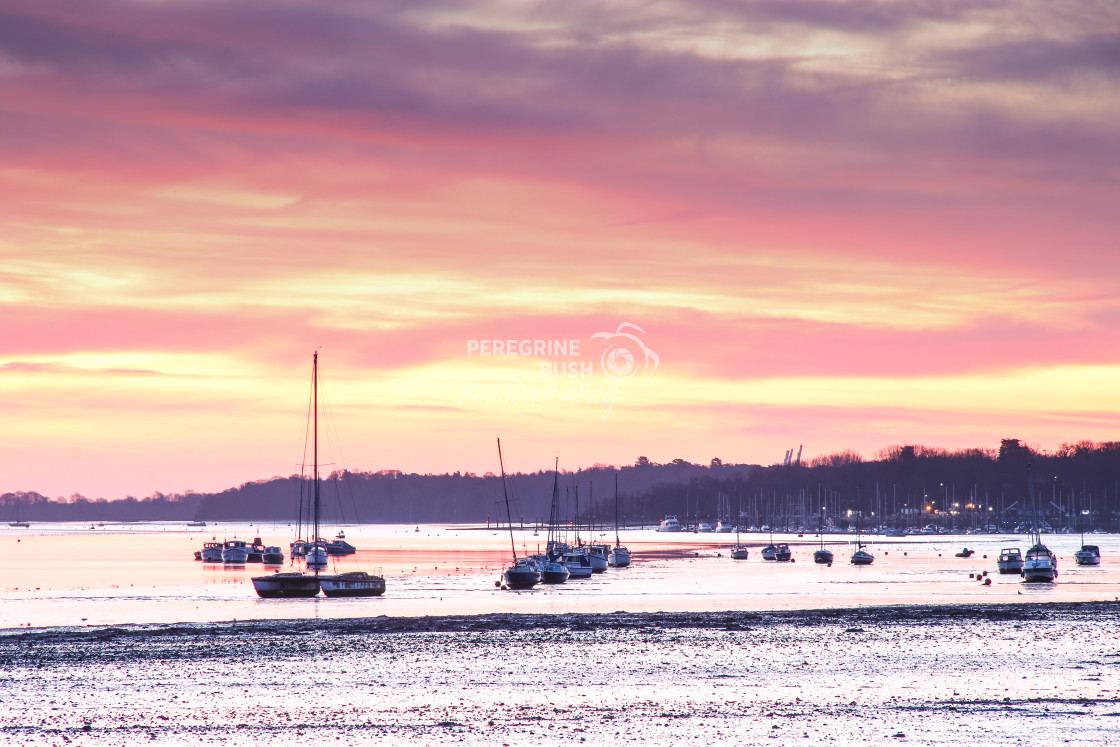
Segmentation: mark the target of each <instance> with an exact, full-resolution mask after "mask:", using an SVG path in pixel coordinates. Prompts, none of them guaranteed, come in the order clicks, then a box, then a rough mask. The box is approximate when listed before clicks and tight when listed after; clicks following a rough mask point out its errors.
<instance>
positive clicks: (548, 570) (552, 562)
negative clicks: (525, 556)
mask: <svg viewBox="0 0 1120 747" xmlns="http://www.w3.org/2000/svg"><path fill="white" fill-rule="evenodd" d="M559 521H560V460H559V459H557V460H556V466H555V467H554V468H553V472H552V505H551V506H550V507H549V511H548V542H547V544H546V545H545V548H546V550H547V551H546V552H544V553H542V554H540V555H533V556H531V557H530V560H532V561H533V562H534V563H536V565H537V568H538V569H539V570H540V572H541V583H545V584H562V583H564V582H565V581H567V580H568V577H569V576H570V575H571V572H570V571H569V570H568V568H567V566H565V565H564V564H563V563H561V562H560V557H561V555H562V553H560V552H559V551H558V549H557V548H558V546H559V541H558V540H557V537H556V524H557V522H559ZM534 534H536V532H534Z"/></svg>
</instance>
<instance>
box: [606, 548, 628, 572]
mask: <svg viewBox="0 0 1120 747" xmlns="http://www.w3.org/2000/svg"><path fill="white" fill-rule="evenodd" d="M630 560H631V558H630V551H629V550H627V549H626V548H625V547H616V548H615V549H613V550H611V554H610V555H609V556H608V557H607V565H609V566H610V567H612V568H625V567H626V566H628V565H630Z"/></svg>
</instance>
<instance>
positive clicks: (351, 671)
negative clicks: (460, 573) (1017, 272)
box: [0, 602, 1120, 747]
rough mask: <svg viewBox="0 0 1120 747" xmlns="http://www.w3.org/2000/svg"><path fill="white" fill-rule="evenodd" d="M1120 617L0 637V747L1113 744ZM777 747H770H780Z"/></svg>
mask: <svg viewBox="0 0 1120 747" xmlns="http://www.w3.org/2000/svg"><path fill="white" fill-rule="evenodd" d="M1118 621H1120V603H1101V602H1096V603H1075V604H1066V603H1062V604H1045V603H1043V604H1034V603H1027V604H1017V605H974V604H965V605H937V606H891V607H866V608H859V609H826V610H817V611H808V612H804V611H797V612H766V613H760V612H728V613H640V614H633V613H627V612H616V613H612V614H559V615H536V614H531V615H526V614H493V615H478V616H431V617H413V618H393V617H376V618H366V619H342V620H339V619H335V620H302V621H236V622H234V621H230V622H226V623H217V624H180V625H144V626H116V627H99V628H72V629H67V628H54V629H43V630H33V631H26V630H25V631H10V632H7V633H4V634H2V635H0V744H13V745H15V744H19V745H40V744H42V745H48V744H68V745H70V746H71V747H72V746H74V745H89V746H92V745H111V744H133V743H138V742H140V741H143V742H145V743H149V744H166V745H180V744H184V745H185V744H198V743H200V742H201V743H206V744H216V745H227V744H228V745H234V744H237V745H241V744H244V743H246V742H253V743H257V742H262V743H267V742H272V741H278V740H282V741H289V740H296V741H301V742H305V741H306V742H316V743H330V744H340V745H362V744H392V745H396V744H417V745H420V744H424V745H427V744H444V743H447V744H468V745H491V744H506V745H517V744H527V745H529V744H531V745H565V746H566V747H567V746H568V745H571V744H580V743H584V742H595V741H598V742H601V741H604V740H610V741H612V742H620V741H621V742H635V743H641V744H643V747H650V746H651V745H679V744H702V745H749V744H775V743H781V744H785V745H821V744H838V745H847V744H884V743H890V744H921V745H938V746H940V745H946V746H947V745H959V744H970V745H1008V746H1010V745H1015V746H1019V745H1024V744H1063V745H1064V744H1072V745H1098V744H1107V743H1114V742H1116V741H1120V638H1118V637H1117V635H1116V633H1115V632H1114V631H1115V630H1117V629H1118V626H1117V625H1116V623H1117V622H1118ZM775 740H777V742H776V741H775Z"/></svg>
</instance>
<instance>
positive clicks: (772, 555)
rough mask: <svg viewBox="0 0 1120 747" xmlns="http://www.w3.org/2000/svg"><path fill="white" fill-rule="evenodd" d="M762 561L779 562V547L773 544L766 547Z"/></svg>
mask: <svg viewBox="0 0 1120 747" xmlns="http://www.w3.org/2000/svg"><path fill="white" fill-rule="evenodd" d="M762 559H763V560H777V559H778V546H777V545H775V544H773V543H771V544H769V545H767V546H766V547H764V548H762Z"/></svg>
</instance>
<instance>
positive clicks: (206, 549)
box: [202, 542, 222, 563]
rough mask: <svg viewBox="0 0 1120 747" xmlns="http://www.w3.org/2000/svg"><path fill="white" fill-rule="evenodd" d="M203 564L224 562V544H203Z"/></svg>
mask: <svg viewBox="0 0 1120 747" xmlns="http://www.w3.org/2000/svg"><path fill="white" fill-rule="evenodd" d="M202 562H203V563H221V562H222V543H221V542H203V543H202Z"/></svg>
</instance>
